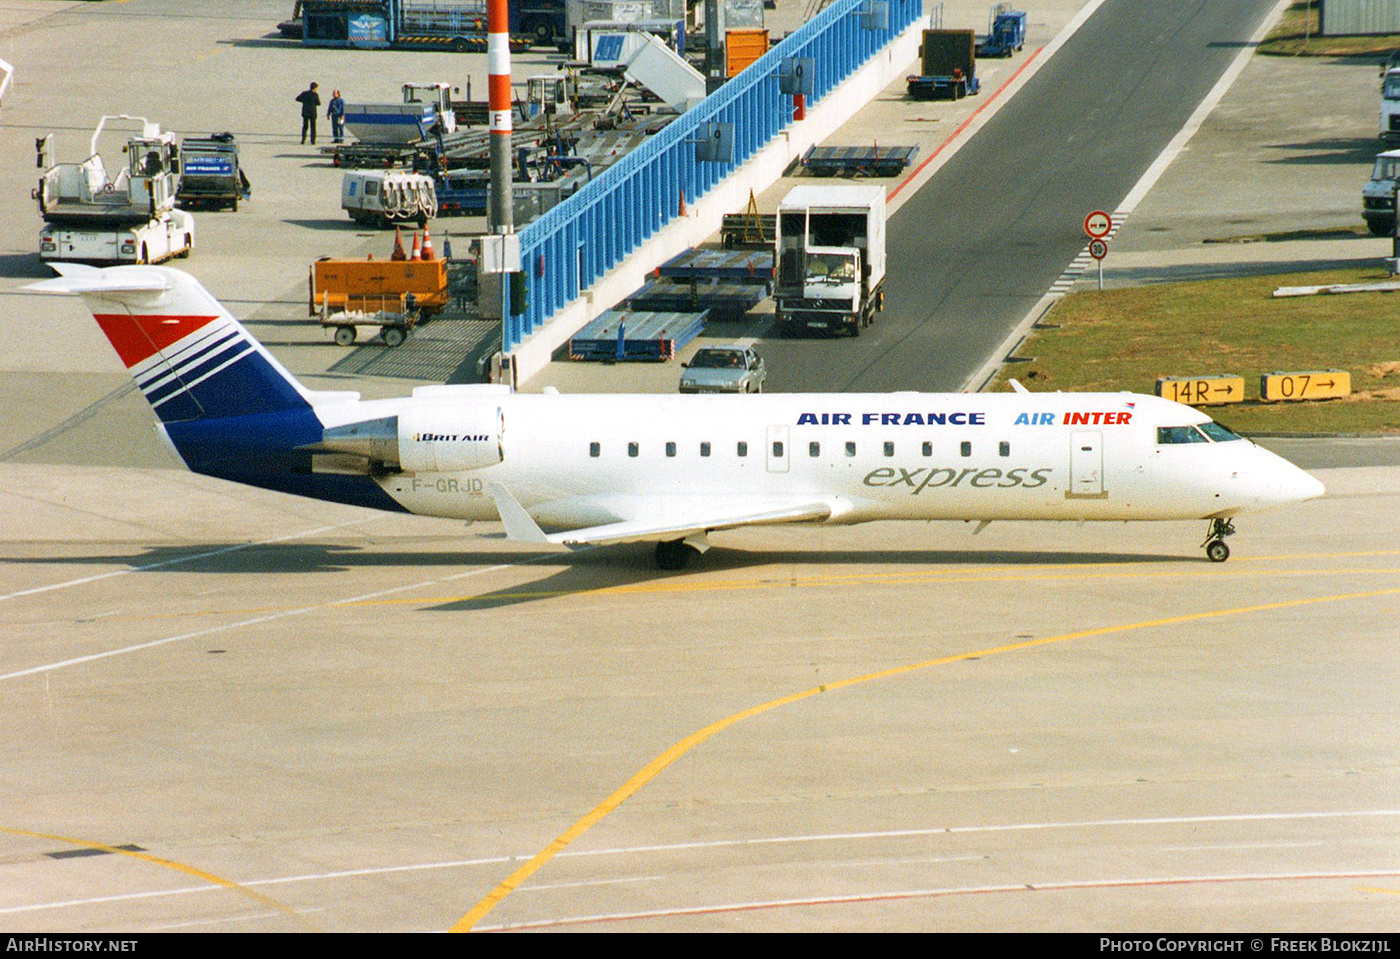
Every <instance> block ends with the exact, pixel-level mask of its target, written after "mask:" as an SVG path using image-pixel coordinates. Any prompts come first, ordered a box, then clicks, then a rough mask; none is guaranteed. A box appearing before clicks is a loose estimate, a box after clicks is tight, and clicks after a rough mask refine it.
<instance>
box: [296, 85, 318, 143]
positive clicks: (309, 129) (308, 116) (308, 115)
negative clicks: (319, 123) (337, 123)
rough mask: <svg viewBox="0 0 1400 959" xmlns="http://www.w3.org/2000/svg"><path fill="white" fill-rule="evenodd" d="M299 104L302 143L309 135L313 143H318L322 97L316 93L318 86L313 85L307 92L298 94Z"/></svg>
mask: <svg viewBox="0 0 1400 959" xmlns="http://www.w3.org/2000/svg"><path fill="white" fill-rule="evenodd" d="M297 102H298V103H300V104H301V142H302V143H305V142H306V135H307V133H310V134H311V143H312V145H313V146H314V145H315V143H316V118H317V117H318V116H320V115H321V95H320V94H319V93H317V92H316V84H314V83H313V84H311V86H309V87H307V88H306V89H305V90H303V91H301V92H300V93H298V94H297Z"/></svg>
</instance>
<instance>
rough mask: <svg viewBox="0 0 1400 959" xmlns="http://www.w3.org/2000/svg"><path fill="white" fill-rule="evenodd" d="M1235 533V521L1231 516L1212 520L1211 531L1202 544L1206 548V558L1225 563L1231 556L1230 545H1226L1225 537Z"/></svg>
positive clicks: (1213, 561)
mask: <svg viewBox="0 0 1400 959" xmlns="http://www.w3.org/2000/svg"><path fill="white" fill-rule="evenodd" d="M1234 535H1235V521H1234V520H1232V519H1229V518H1225V519H1213V520H1211V521H1210V532H1208V533H1207V534H1206V541H1205V542H1204V543H1202V544H1201V545H1202V546H1204V547H1205V548H1206V559H1208V560H1210V561H1211V562H1212V563H1223V562H1225V561H1226V560H1227V559H1229V558H1230V547H1228V546H1226V545H1225V537H1227V536H1234Z"/></svg>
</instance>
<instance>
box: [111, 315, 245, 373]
mask: <svg viewBox="0 0 1400 959" xmlns="http://www.w3.org/2000/svg"><path fill="white" fill-rule="evenodd" d="M94 317H95V318H96V320H97V325H98V326H100V327H102V332H103V333H105V334H107V339H108V340H109V341H111V344H112V348H113V349H115V350H116V351H117V355H118V356H120V357H121V358H122V362H123V363H125V364H126V366H127V369H130V368H131V367H133V366H135V365H136V364H138V363H140V362H142V361H143V360H147V359H150V358H151V357H152V356H154V355H155V354H156V353H158V352H160V351H161V350H163V349H165V348H166V347H167V346H170V345H171V344H172V343H178V342H179V341H180V340H183V339H184V338H185V337H187V336H189V335H190V334H191V333H193V332H194V331H195V330H198V329H200V328H201V327H204V326H206V325H208V324H209V323H212V322H214V320H217V319H218V317H217V316H170V315H155V316H131V315H129V314H126V313H98V314H94Z"/></svg>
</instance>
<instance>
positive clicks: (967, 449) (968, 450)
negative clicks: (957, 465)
mask: <svg viewBox="0 0 1400 959" xmlns="http://www.w3.org/2000/svg"><path fill="white" fill-rule="evenodd" d="M962 455H964V456H971V455H972V444H971V443H969V442H968V441H967V440H963V441H962Z"/></svg>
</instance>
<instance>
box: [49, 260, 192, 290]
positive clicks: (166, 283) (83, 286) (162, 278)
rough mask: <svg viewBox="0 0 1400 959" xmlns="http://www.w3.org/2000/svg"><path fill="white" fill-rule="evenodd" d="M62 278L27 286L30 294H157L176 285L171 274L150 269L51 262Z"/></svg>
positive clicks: (145, 267)
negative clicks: (102, 267)
mask: <svg viewBox="0 0 1400 959" xmlns="http://www.w3.org/2000/svg"><path fill="white" fill-rule="evenodd" d="M49 266H51V267H53V268H54V269H55V270H57V271H58V272H59V273H60V274H62V275H61V276H57V277H55V278H54V279H52V280H40V281H39V282H38V283H30V284H29V285H28V286H26V287H24V289H25V290H27V291H28V292H30V293H64V294H70V295H73V294H78V293H158V292H162V291H165V290H169V289H171V288H172V287H173V286H174V284H173V283H172V281H171V278H170V276H169V274H167V273H165V272H164V271H163V270H160V269H157V268H154V267H149V266H123V267H111V268H108V269H105V270H104V269H100V268H98V267H95V266H87V265H85V264H82V263H50V264H49Z"/></svg>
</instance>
